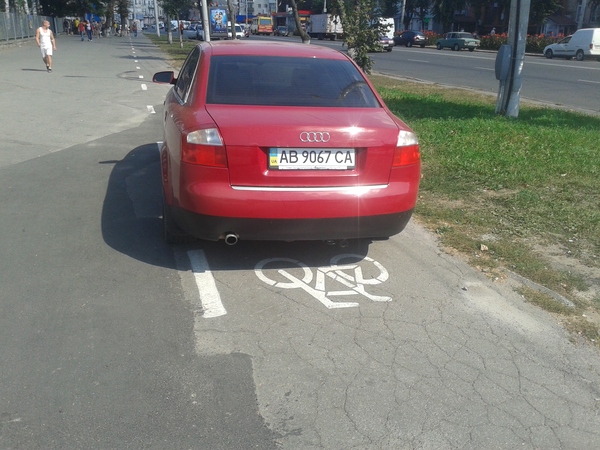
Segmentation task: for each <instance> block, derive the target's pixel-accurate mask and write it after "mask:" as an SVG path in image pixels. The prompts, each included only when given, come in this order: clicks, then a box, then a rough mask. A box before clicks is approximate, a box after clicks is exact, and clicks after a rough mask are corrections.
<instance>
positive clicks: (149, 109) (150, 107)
mask: <svg viewBox="0 0 600 450" xmlns="http://www.w3.org/2000/svg"><path fill="white" fill-rule="evenodd" d="M146 109H147V110H148V112H149V113H150V114H156V111H154V106H152V105H146Z"/></svg>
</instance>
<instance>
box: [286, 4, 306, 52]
mask: <svg viewBox="0 0 600 450" xmlns="http://www.w3.org/2000/svg"><path fill="white" fill-rule="evenodd" d="M290 3H291V5H292V6H291V8H292V14H293V15H294V22H296V30H298V34H299V35H300V38H301V39H302V43H303V44H309V43H310V36H309V35H308V33H307V32H306V30H305V29H304V28H302V24H301V23H300V16H299V15H298V4H297V3H296V0H290Z"/></svg>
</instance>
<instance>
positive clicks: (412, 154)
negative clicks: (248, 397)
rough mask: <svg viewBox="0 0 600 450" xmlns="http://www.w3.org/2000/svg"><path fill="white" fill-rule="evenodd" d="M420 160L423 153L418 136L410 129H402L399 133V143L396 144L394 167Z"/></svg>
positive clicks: (416, 162)
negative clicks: (420, 149) (420, 150)
mask: <svg viewBox="0 0 600 450" xmlns="http://www.w3.org/2000/svg"><path fill="white" fill-rule="evenodd" d="M419 161H421V153H420V152H419V141H418V140H417V136H416V135H415V133H411V132H410V131H404V130H401V131H400V133H398V143H397V144H396V151H395V152H394V160H393V162H392V167H399V166H408V165H410V164H418V163H419Z"/></svg>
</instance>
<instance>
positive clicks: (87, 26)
mask: <svg viewBox="0 0 600 450" xmlns="http://www.w3.org/2000/svg"><path fill="white" fill-rule="evenodd" d="M93 30H94V29H93V28H92V22H90V21H89V20H86V21H85V32H86V33H87V38H88V41H91V40H92V31H93Z"/></svg>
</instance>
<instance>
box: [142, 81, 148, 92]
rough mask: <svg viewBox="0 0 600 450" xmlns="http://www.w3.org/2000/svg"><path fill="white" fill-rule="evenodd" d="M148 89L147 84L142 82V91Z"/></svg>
mask: <svg viewBox="0 0 600 450" xmlns="http://www.w3.org/2000/svg"><path fill="white" fill-rule="evenodd" d="M147 90H148V86H146V85H145V84H144V83H142V91H147Z"/></svg>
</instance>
